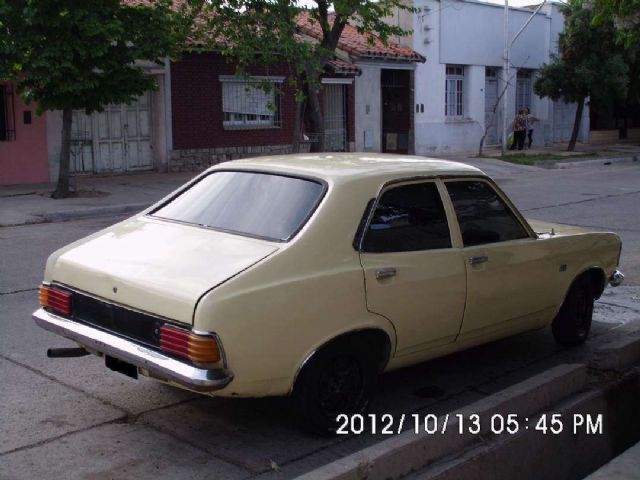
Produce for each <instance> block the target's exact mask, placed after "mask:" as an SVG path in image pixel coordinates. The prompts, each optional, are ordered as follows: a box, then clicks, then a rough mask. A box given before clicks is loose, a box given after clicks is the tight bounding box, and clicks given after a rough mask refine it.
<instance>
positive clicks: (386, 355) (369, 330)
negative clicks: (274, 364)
mask: <svg viewBox="0 0 640 480" xmlns="http://www.w3.org/2000/svg"><path fill="white" fill-rule="evenodd" d="M367 340H368V341H370V342H371V341H373V342H375V343H377V344H378V347H377V348H379V364H378V371H379V372H382V371H383V370H384V369H385V367H386V366H387V364H388V363H389V360H390V359H391V352H392V348H393V345H392V339H391V338H390V336H389V333H388V332H386V331H385V330H384V329H382V328H380V327H363V328H359V329H355V330H349V331H347V332H342V333H340V334H338V335H336V336H334V337H332V338H331V339H329V340H327V341H325V342H324V343H322V344H320V345H318V346H317V347H316V348H314V349H313V350H311V352H309V353H308V354H307V355H306V356H305V358H304V359H303V360H302V362H301V363H300V365H298V368H297V369H296V372H295V374H294V376H293V381H292V382H291V386H290V389H289V393H291V392H293V389H294V388H295V385H296V382H297V381H298V378H299V377H300V374H301V373H302V371H303V370H304V368H305V367H306V366H307V365H309V363H310V362H311V361H312V360H313V358H314V357H315V356H316V355H317V354H318V353H319V352H320V351H322V350H324V349H325V348H328V347H330V346H332V345H335V344H336V343H339V342H348V341H358V342H365V341H367Z"/></svg>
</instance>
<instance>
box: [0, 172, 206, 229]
mask: <svg viewBox="0 0 640 480" xmlns="http://www.w3.org/2000/svg"><path fill="white" fill-rule="evenodd" d="M194 176H195V174H194V173H191V172H185V173H145V174H129V175H111V176H91V177H89V176H87V177H74V178H72V185H73V186H74V187H75V190H76V191H77V192H78V194H79V195H78V196H77V197H72V198H65V199H60V200H54V199H52V198H51V197H50V194H51V192H52V191H53V190H54V188H55V185H54V184H38V185H17V186H5V187H0V227H7V226H16V225H25V224H31V223H44V222H63V221H67V220H75V219H79V218H88V217H96V216H100V215H112V214H118V213H135V212H139V211H140V210H144V209H145V208H147V207H148V206H149V205H151V204H153V203H154V202H156V201H157V200H159V199H161V198H162V197H163V196H165V195H167V194H168V193H170V192H171V191H173V190H174V189H175V188H177V187H179V186H180V185H182V184H183V183H185V182H186V181H187V180H189V179H190V178H192V177H194Z"/></svg>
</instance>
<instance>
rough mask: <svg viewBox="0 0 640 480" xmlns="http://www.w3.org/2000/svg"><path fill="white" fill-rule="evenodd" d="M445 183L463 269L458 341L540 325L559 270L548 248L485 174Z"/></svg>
mask: <svg viewBox="0 0 640 480" xmlns="http://www.w3.org/2000/svg"><path fill="white" fill-rule="evenodd" d="M444 183H445V186H446V188H447V192H448V195H449V198H450V200H451V203H452V206H453V210H454V211H455V215H456V218H457V221H458V225H459V235H460V241H461V242H462V247H463V248H462V250H461V256H462V259H463V261H464V263H465V265H466V269H467V301H466V307H465V312H464V321H463V323H462V329H461V331H460V340H466V339H473V338H476V337H478V338H480V337H486V336H489V337H491V336H493V337H499V336H501V335H503V334H504V335H507V334H509V333H516V332H517V331H522V330H526V329H528V328H534V327H536V326H538V325H539V324H540V322H541V321H543V320H544V319H545V318H548V315H549V309H551V308H553V306H554V303H555V302H554V300H553V292H552V290H553V288H554V285H555V282H554V281H553V277H554V275H557V271H558V269H557V266H554V265H553V263H552V260H551V257H550V255H549V252H547V251H546V250H545V249H544V248H542V246H541V245H540V244H539V241H538V240H537V237H536V236H535V234H534V233H533V232H532V231H531V229H530V227H528V225H527V224H526V222H525V221H524V219H522V217H521V216H520V215H519V214H518V213H517V211H516V210H515V209H514V208H513V207H512V206H511V205H510V204H509V202H508V200H507V199H506V197H504V196H503V194H502V193H501V192H500V191H499V190H498V189H496V188H495V187H494V185H492V183H490V182H489V181H488V180H487V179H483V178H477V179H476V178H473V179H471V178H467V179H450V180H446V181H445V182H444ZM537 242H538V243H537Z"/></svg>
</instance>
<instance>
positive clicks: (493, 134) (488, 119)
mask: <svg viewBox="0 0 640 480" xmlns="http://www.w3.org/2000/svg"><path fill="white" fill-rule="evenodd" d="M497 101H498V78H497V76H496V71H495V70H492V69H487V72H486V76H485V81H484V122H485V123H484V124H485V128H486V126H487V125H489V123H491V126H490V127H489V130H488V131H487V137H486V138H485V140H484V143H485V145H495V144H497V143H499V141H500V137H499V136H498V125H500V124H501V123H500V121H499V118H498V117H499V116H500V115H499V113H500V107H499V106H498V107H496V102H497ZM494 108H495V115H494ZM500 118H501V117H500Z"/></svg>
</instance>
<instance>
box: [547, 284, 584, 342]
mask: <svg viewBox="0 0 640 480" xmlns="http://www.w3.org/2000/svg"><path fill="white" fill-rule="evenodd" d="M594 299H595V295H594V293H593V285H592V283H591V281H590V279H589V278H588V277H587V276H582V277H579V278H578V279H577V280H576V281H574V282H573V284H572V285H571V288H570V289H569V293H568V294H567V297H566V298H565V300H564V303H563V304H562V307H560V311H559V312H558V315H557V316H556V318H555V319H554V320H553V323H552V325H551V331H552V332H553V336H554V338H555V339H556V341H557V342H558V343H559V344H560V345H563V346H566V347H573V346H576V345H581V344H583V343H584V342H585V340H586V339H587V337H588V336H589V330H590V329H591V320H592V318H593V302H594Z"/></svg>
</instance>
